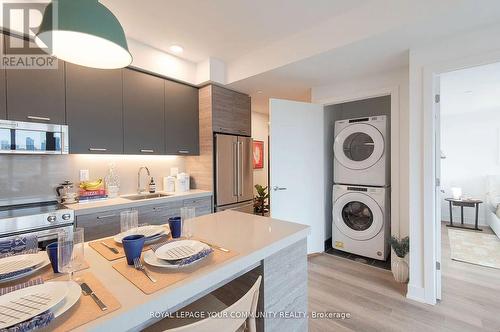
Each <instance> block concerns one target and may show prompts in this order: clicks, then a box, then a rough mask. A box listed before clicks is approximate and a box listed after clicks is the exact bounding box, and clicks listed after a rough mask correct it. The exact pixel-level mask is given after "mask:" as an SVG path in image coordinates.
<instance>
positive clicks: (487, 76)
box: [441, 63, 500, 116]
mask: <svg viewBox="0 0 500 332" xmlns="http://www.w3.org/2000/svg"><path fill="white" fill-rule="evenodd" d="M491 111H496V112H500V63H494V64H489V65H484V66H479V67H472V68H467V69H462V70H457V71H453V72H450V73H446V74H443V75H441V112H442V115H443V116H449V115H458V114H465V113H473V112H491Z"/></svg>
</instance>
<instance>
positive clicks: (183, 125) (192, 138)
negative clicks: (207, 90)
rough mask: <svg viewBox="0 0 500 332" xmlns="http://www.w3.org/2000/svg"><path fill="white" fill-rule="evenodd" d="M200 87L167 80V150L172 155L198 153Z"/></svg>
mask: <svg viewBox="0 0 500 332" xmlns="http://www.w3.org/2000/svg"><path fill="white" fill-rule="evenodd" d="M198 108H199V106H198V89H197V88H194V87H191V86H188V85H185V84H180V83H176V82H173V81H168V80H166V81H165V128H166V152H167V154H170V155H198V154H199V153H200V129H199V121H198V116H199V111H198Z"/></svg>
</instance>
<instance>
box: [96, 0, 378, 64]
mask: <svg viewBox="0 0 500 332" xmlns="http://www.w3.org/2000/svg"><path fill="white" fill-rule="evenodd" d="M367 1H373V0H314V1H313V4H312V3H311V2H310V1H304V0H252V1H247V0H210V1H205V0H168V1H165V0H147V1H144V0H143V1H137V0H101V2H102V3H103V4H104V5H106V6H107V7H108V8H109V9H111V11H112V12H113V13H114V14H115V15H116V16H117V17H118V19H119V20H120V22H121V23H122V25H123V27H124V29H125V33H126V35H127V37H130V38H133V39H136V40H138V41H141V42H143V43H145V44H148V45H150V46H153V47H155V48H157V49H160V50H163V51H166V52H169V46H171V45H172V44H179V45H181V46H182V47H183V48H184V53H183V54H182V55H181V57H182V58H184V59H187V60H190V61H193V62H200V61H203V60H205V59H207V58H208V57H215V58H218V59H221V60H223V61H226V62H229V61H232V60H234V59H235V58H238V57H240V56H242V55H244V54H246V53H249V52H251V51H253V50H255V49H260V48H263V47H265V46H267V45H269V44H271V43H273V42H275V41H277V40H280V39H282V38H285V37H287V36H289V35H292V34H295V33H297V32H299V31H301V30H304V29H307V28H309V27H311V26H313V25H316V24H318V23H319V22H321V21H323V20H326V19H330V18H332V16H335V15H338V14H340V13H342V12H345V11H348V10H351V9H353V8H355V7H356V6H358V5H361V4H363V3H365V2H367Z"/></svg>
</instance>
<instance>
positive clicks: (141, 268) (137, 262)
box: [134, 257, 156, 282]
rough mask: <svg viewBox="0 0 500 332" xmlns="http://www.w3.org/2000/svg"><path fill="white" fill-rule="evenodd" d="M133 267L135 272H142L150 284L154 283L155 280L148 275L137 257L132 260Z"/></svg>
mask: <svg viewBox="0 0 500 332" xmlns="http://www.w3.org/2000/svg"><path fill="white" fill-rule="evenodd" d="M134 267H135V269H136V270H139V271H142V273H144V274H145V275H146V277H148V278H149V280H151V281H152V282H156V279H155V278H153V276H152V275H150V274H149V273H148V271H147V270H146V268H145V267H144V265H142V262H141V259H140V258H139V257H136V258H134Z"/></svg>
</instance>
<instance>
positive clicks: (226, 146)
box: [215, 134, 238, 206]
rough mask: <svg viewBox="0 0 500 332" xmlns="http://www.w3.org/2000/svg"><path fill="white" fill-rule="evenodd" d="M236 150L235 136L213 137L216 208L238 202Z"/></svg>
mask: <svg viewBox="0 0 500 332" xmlns="http://www.w3.org/2000/svg"><path fill="white" fill-rule="evenodd" d="M237 148H238V137H237V136H233V135H221V134H217V135H215V149H216V160H215V179H216V185H215V187H216V188H215V189H216V205H217V206H221V205H226V204H233V203H236V202H238V187H237V186H238V183H237V182H238V181H237V176H238V173H237V172H238V167H237Z"/></svg>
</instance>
